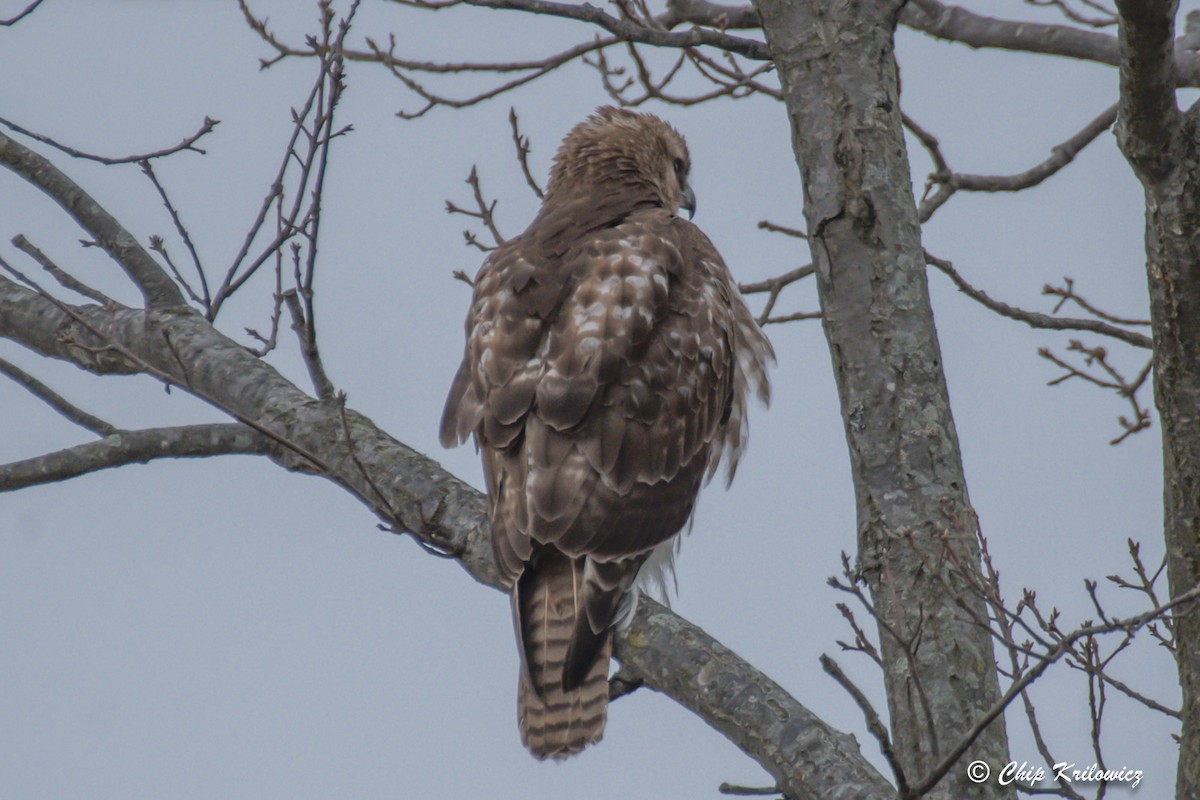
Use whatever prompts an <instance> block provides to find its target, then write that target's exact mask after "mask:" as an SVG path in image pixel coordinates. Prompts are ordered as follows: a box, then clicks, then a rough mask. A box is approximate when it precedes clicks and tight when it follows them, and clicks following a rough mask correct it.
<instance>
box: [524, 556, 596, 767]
mask: <svg viewBox="0 0 1200 800" xmlns="http://www.w3.org/2000/svg"><path fill="white" fill-rule="evenodd" d="M543 555H544V556H545V557H542V558H538V559H537V560H536V562H535V563H534V564H531V565H530V566H529V567H528V568H527V569H526V571H525V573H524V574H523V575H522V576H521V579H520V581H519V582H518V585H517V591H516V593H515V594H514V604H515V608H514V609H513V610H514V612H515V614H516V621H517V634H518V636H519V637H520V640H521V644H522V648H521V649H522V656H523V662H524V663H523V664H522V668H521V679H520V686H519V688H518V690H517V724H518V726H519V727H520V729H521V742H522V743H523V744H524V745H525V746H526V747H527V748H529V752H530V753H532V754H533V755H534V756H535V757H536V758H554V759H561V758H566V757H567V756H571V755H574V754H575V753H578V752H579V751H580V750H583V749H584V748H585V747H587V746H588V745H589V744H593V743H595V742H598V741H600V738H601V737H602V736H603V735H604V722H605V719H606V717H607V714H608V661H609V658H610V657H611V654H612V633H611V631H609V630H604V631H603V632H602V633H601V634H600V635H599V636H598V637H597V639H598V641H593V642H592V643H591V644H592V645H594V647H595V649H591V648H590V647H589V648H588V649H589V650H591V653H589V654H588V655H589V656H590V658H586V663H585V664H584V665H583V666H584V669H580V668H579V665H577V664H576V665H573V667H574V669H573V670H572V671H573V672H578V676H577V679H571V678H564V674H565V672H566V671H567V664H568V660H569V658H570V657H571V656H577V654H573V653H570V652H569V651H570V650H571V642H572V638H573V636H575V635H576V629H577V626H578V625H579V623H580V622H583V625H584V627H587V623H586V613H587V612H586V611H585V610H584V607H583V604H582V603H580V602H579V600H580V596H579V595H580V591H581V589H582V586H581V584H582V582H583V579H582V575H580V574H579V573H580V571H581V570H580V568H579V565H578V564H577V563H573V562H572V560H570V559H568V558H565V557H563V556H561V555H560V554H557V553H549V552H545V553H543ZM572 660H573V659H572Z"/></svg>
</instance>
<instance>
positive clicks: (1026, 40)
mask: <svg viewBox="0 0 1200 800" xmlns="http://www.w3.org/2000/svg"><path fill="white" fill-rule="evenodd" d="M1131 5H1135V6H1136V5H1141V0H1135V2H1133V3H1131ZM1119 7H1120V4H1118V8H1119ZM900 21H901V23H902V24H904V25H906V26H907V27H909V28H912V29H914V30H918V31H921V32H922V33H926V34H929V35H930V36H933V37H936V38H938V39H946V40H948V41H952V42H961V43H962V44H965V45H968V46H969V47H989V48H999V49H1002V50H1019V51H1022V52H1026V53H1043V54H1045V55H1053V56H1062V57H1065V58H1076V59H1081V60H1084V61H1096V62H1099V63H1101V64H1108V65H1110V66H1114V67H1115V66H1117V65H1119V64H1120V60H1121V57H1120V52H1119V47H1118V44H1117V37H1116V36H1112V35H1110V34H1107V33H1101V32H1099V31H1095V30H1083V29H1081V28H1076V27H1073V26H1071V25H1046V24H1041V23H1035V22H1028V21H1025V20H1006V19H997V18H995V17H988V16H984V15H983V14H976V13H975V12H973V11H970V10H969V9H966V8H963V7H962V6H951V5H945V4H944V3H941V2H939V0H912V1H911V2H909V3H908V4H907V5H905V7H904V9H903V11H902V12H901V14H900ZM1168 47H1169V45H1168ZM1168 53H1170V50H1168ZM1174 55H1175V57H1174V70H1175V74H1176V76H1177V78H1178V85H1180V86H1196V85H1197V84H1198V83H1200V56H1197V54H1196V53H1193V52H1188V51H1181V52H1178V53H1175V54H1174ZM1168 60H1170V59H1168Z"/></svg>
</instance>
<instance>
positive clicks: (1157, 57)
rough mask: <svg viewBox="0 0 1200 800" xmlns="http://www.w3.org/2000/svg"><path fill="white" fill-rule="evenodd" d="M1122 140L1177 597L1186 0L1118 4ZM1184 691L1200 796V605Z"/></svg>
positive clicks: (1196, 330)
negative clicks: (1140, 239)
mask: <svg viewBox="0 0 1200 800" xmlns="http://www.w3.org/2000/svg"><path fill="white" fill-rule="evenodd" d="M1117 9H1118V11H1119V12H1120V15H1121V31H1120V46H1121V100H1120V111H1119V117H1118V119H1119V122H1118V125H1117V140H1118V141H1119V142H1120V145H1121V150H1122V152H1123V153H1124V154H1125V157H1126V158H1127V159H1128V160H1129V163H1130V165H1131V166H1132V167H1133V171H1134V173H1135V174H1137V176H1138V178H1139V179H1140V180H1141V182H1142V186H1143V188H1144V189H1145V193H1146V275H1147V280H1148V282H1149V287H1150V320H1151V326H1152V328H1151V329H1152V332H1153V335H1154V400H1155V405H1156V406H1157V407H1158V412H1159V416H1160V418H1161V420H1162V447H1163V527H1164V530H1163V533H1164V537H1165V539H1166V550H1167V577H1168V580H1169V581H1170V587H1171V595H1172V596H1173V597H1177V596H1179V595H1181V594H1183V593H1184V592H1187V591H1189V590H1191V589H1192V588H1194V587H1195V586H1197V585H1198V584H1200V139H1198V137H1200V125H1198V124H1197V122H1198V121H1197V116H1198V115H1200V105H1197V106H1193V107H1192V108H1191V110H1190V111H1189V112H1188V113H1187V114H1186V115H1184V114H1181V113H1180V111H1179V108H1178V106H1177V105H1176V102H1175V81H1176V76H1175V72H1174V68H1173V65H1172V60H1173V49H1174V48H1173V44H1174V38H1175V29H1174V19H1175V14H1176V12H1177V10H1178V4H1177V3H1176V2H1165V1H1163V0H1160V1H1159V2H1148V1H1147V0H1138V2H1130V1H1129V0H1125V2H1118V3H1117ZM1173 624H1174V633H1175V659H1176V662H1177V665H1178V669H1179V685H1180V688H1181V689H1182V692H1183V704H1182V707H1181V709H1180V711H1181V722H1182V731H1181V737H1182V738H1181V741H1180V749H1179V767H1178V771H1177V773H1176V784H1175V796H1176V797H1177V798H1180V800H1194V798H1197V797H1200V612H1198V611H1197V609H1196V607H1195V605H1194V604H1189V605H1187V606H1183V607H1181V608H1179V609H1177V610H1176V612H1175V613H1174V614H1173Z"/></svg>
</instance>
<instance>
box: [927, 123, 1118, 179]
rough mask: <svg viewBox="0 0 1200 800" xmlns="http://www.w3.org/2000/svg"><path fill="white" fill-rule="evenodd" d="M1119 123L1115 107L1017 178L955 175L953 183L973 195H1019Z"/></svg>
mask: <svg viewBox="0 0 1200 800" xmlns="http://www.w3.org/2000/svg"><path fill="white" fill-rule="evenodd" d="M1116 119H1117V105H1116V104H1115V103H1114V104H1113V105H1111V106H1109V107H1108V108H1106V109H1105V110H1104V111H1102V112H1100V114H1099V115H1098V116H1097V117H1096V118H1095V119H1093V120H1092V121H1091V122H1089V123H1088V124H1087V125H1085V126H1084V127H1083V128H1082V129H1081V130H1080V131H1079V132H1078V133H1076V134H1075V135H1074V136H1072V137H1071V138H1070V139H1067V140H1066V141H1065V142H1063V143H1062V144H1059V145H1055V146H1054V147H1052V148H1050V157H1049V158H1047V159H1046V160H1045V161H1043V162H1042V163H1040V164H1038V165H1036V166H1034V167H1031V168H1029V169H1027V170H1025V171H1024V172H1018V173H1017V174H1015V175H970V174H967V173H961V172H956V173H954V174H953V176H952V177H951V180H952V181H953V182H954V183H955V184H956V186H957V188H959V189H965V190H966V191H970V192H1019V191H1021V190H1022V189H1028V188H1030V187H1033V186H1037V185H1038V184H1039V183H1041V182H1042V181H1044V180H1046V179H1047V178H1049V177H1050V176H1052V175H1054V174H1055V173H1056V172H1058V171H1059V170H1061V169H1062V168H1063V167H1065V166H1067V165H1068V164H1070V163H1071V162H1072V161H1073V160H1074V159H1075V156H1077V155H1078V154H1079V152H1080V151H1081V150H1083V148H1085V147H1087V146H1088V145H1089V144H1091V143H1092V142H1093V141H1095V139H1096V137H1098V136H1099V135H1100V134H1102V133H1104V132H1105V131H1106V130H1108V129H1109V128H1111V127H1112V125H1113V123H1114V122H1116Z"/></svg>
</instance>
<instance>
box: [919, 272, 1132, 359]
mask: <svg viewBox="0 0 1200 800" xmlns="http://www.w3.org/2000/svg"><path fill="white" fill-rule="evenodd" d="M925 263H926V264H929V265H930V266H932V267H936V268H937V269H938V270H939V271H941V272H942V273H944V274H945V275H947V276H948V277H949V278H950V280H952V281H954V285H955V286H957V287H958V289H959V291H961V292H962V293H963V294H965V295H967V296H968V297H970V298H971V299H972V300H974V301H975V302H977V303H980V304H981V305H983V306H986V307H987V308H990V309H991V310H992V311H995V312H996V313H997V314H999V315H1000V316H1002V317H1008V318H1009V319H1015V320H1017V321H1018V322H1024V323H1025V324H1026V325H1028V326H1029V327H1031V328H1045V329H1047V330H1059V331H1091V332H1092V333H1099V334H1101V335H1103V336H1109V337H1111V338H1113V339H1119V340H1120V341H1122V342H1125V343H1126V344H1131V345H1133V346H1134V347H1144V348H1147V349H1149V348H1151V347H1153V346H1154V342H1153V341H1152V340H1151V339H1150V337H1149V336H1147V335H1145V334H1144V333H1138V332H1137V331H1127V330H1125V329H1124V328H1118V327H1117V326H1115V325H1110V324H1108V323H1107V322H1101V321H1100V320H1094V319H1075V318H1073V317H1051V316H1049V315H1047V314H1039V313H1037V312H1036V311H1026V310H1024V309H1021V308H1016V307H1015V306H1010V305H1008V304H1007V303H1001V302H1000V301H999V300H993V299H992V298H991V297H989V296H988V295H987V294H986V293H984V292H982V291H980V290H979V289H976V288H975V287H974V286H972V285H971V284H969V283H967V281H966V279H965V278H963V277H962V275H959V274H958V271H957V270H955V269H954V265H953V264H951V263H950V262H949V261H946V260H945V259H942V258H938V257H937V256H935V255H933V254H931V253H929V252H928V251H926V253H925Z"/></svg>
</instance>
